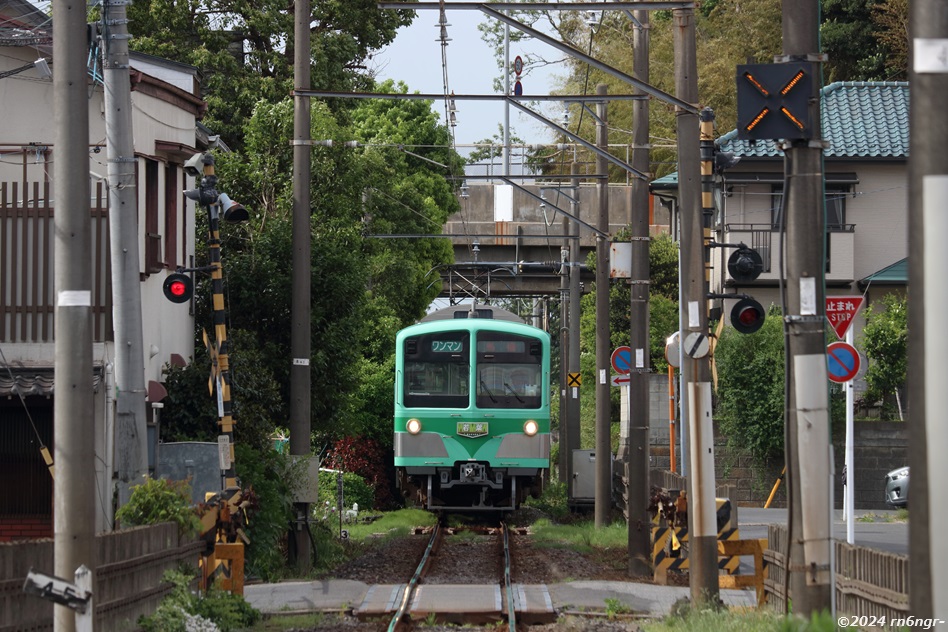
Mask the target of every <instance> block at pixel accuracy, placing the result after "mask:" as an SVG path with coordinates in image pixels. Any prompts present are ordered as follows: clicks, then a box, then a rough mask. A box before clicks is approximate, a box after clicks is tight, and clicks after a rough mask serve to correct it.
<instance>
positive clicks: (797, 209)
mask: <svg viewBox="0 0 948 632" xmlns="http://www.w3.org/2000/svg"><path fill="white" fill-rule="evenodd" d="M783 52H784V61H803V62H811V63H812V64H813V66H814V69H815V68H816V67H817V66H816V64H817V63H818V61H819V59H820V55H819V3H817V2H816V1H815V0H814V1H812V2H805V3H800V2H795V1H792V0H783ZM812 76H814V77H819V76H820V73H819V72H813V73H812ZM808 113H809V120H810V124H811V130H812V132H811V133H810V134H808V135H807V136H808V138H805V139H801V140H791V141H785V142H784V145H783V150H784V170H785V173H786V181H787V185H786V190H785V191H784V196H783V197H784V200H783V203H784V217H785V221H786V243H787V256H786V266H787V271H786V286H785V287H786V289H785V291H786V302H785V305H786V313H785V314H784V328H785V331H786V338H787V365H788V368H789V375H788V376H787V380H788V397H789V401H788V406H787V410H788V416H787V425H788V430H789V432H788V434H789V438H790V441H789V444H788V446H787V448H788V452H789V453H788V455H787V459H786V462H787V473H788V474H789V477H788V480H789V483H788V491H789V499H790V516H789V520H790V524H791V528H792V531H791V533H790V537H789V541H790V560H789V563H790V586H789V588H790V594H791V596H792V599H793V612H794V614H798V615H801V616H803V617H804V618H809V617H810V615H811V614H812V613H818V612H821V611H823V610H827V611H828V610H829V609H830V606H831V600H832V596H831V587H832V583H831V577H830V569H831V567H830V562H831V557H832V554H833V550H832V522H831V515H830V502H829V491H830V485H831V483H832V480H831V477H832V472H831V468H830V461H831V458H832V455H831V445H830V428H829V381H828V379H827V374H826V334H825V323H826V314H825V310H826V306H825V290H824V287H823V286H824V279H823V276H824V275H823V269H824V261H825V252H824V246H823V243H824V240H825V237H826V234H825V233H826V231H825V224H826V221H825V217H824V202H823V143H822V142H821V140H820V138H821V136H822V132H821V126H820V86H819V82H818V81H813V82H812V92H811V99H810V101H809V112H808Z"/></svg>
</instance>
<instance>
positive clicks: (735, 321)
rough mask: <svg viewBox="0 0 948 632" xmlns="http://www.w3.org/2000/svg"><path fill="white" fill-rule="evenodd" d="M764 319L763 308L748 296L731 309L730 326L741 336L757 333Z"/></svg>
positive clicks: (765, 315)
mask: <svg viewBox="0 0 948 632" xmlns="http://www.w3.org/2000/svg"><path fill="white" fill-rule="evenodd" d="M766 318H767V314H766V313H765V312H764V307H763V306H762V305H761V304H760V303H758V302H757V301H755V300H754V299H752V298H751V297H749V296H745V297H744V298H742V299H741V300H739V301H738V302H737V303H735V304H734V307H733V308H732V309H731V325H732V326H733V327H734V329H736V330H737V331H739V332H740V333H742V334H752V333H754V332H755V331H758V330H759V329H760V328H761V327H763V326H764V320H765V319H766Z"/></svg>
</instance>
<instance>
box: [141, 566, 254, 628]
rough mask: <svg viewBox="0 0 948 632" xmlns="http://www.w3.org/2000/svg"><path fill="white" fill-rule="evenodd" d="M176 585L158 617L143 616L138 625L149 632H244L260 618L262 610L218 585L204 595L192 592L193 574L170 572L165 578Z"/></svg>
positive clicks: (156, 611)
mask: <svg viewBox="0 0 948 632" xmlns="http://www.w3.org/2000/svg"><path fill="white" fill-rule="evenodd" d="M162 579H164V581H166V582H169V583H170V584H171V586H172V588H171V593H169V594H168V596H167V597H165V598H164V599H162V601H161V603H160V604H158V608H157V609H156V610H155V612H154V614H151V615H148V616H143V617H141V618H140V619H139V620H138V625H139V626H141V628H142V630H144V631H145V632H190V631H192V630H207V631H208V632H211V631H213V630H220V631H221V632H229V631H230V630H240V629H243V628H246V627H248V626H251V625H253V624H254V623H256V622H257V621H258V620H259V619H260V611H259V610H257V609H255V608H254V607H253V606H251V605H250V604H249V603H247V602H246V600H244V598H243V597H241V596H239V595H234V594H231V593H229V592H227V591H226V590H221V589H220V588H218V587H216V586H214V587H211V589H210V590H208V592H207V595H205V596H202V595H200V594H198V593H194V592H192V591H191V590H190V589H189V587H188V586H189V585H190V584H191V582H192V580H193V579H194V575H193V574H186V573H183V572H181V571H167V572H165V574H164V576H163V578H162Z"/></svg>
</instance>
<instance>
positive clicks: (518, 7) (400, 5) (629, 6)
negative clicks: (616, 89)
mask: <svg viewBox="0 0 948 632" xmlns="http://www.w3.org/2000/svg"><path fill="white" fill-rule="evenodd" d="M485 4H486V3H485V2H450V3H447V4H446V5H442V3H441V2H379V3H377V4H376V5H375V6H377V7H378V8H379V9H411V10H412V11H418V10H426V9H434V10H440V9H441V7H442V6H449V7H451V8H452V9H465V10H470V9H481V8H482V7H483V6H484V5H485ZM490 6H491V7H493V8H496V9H497V10H498V11H617V10H626V11H629V10H635V9H639V10H646V11H648V10H670V9H689V8H690V9H694V7H695V3H694V1H693V0H690V1H689V0H682V1H680V2H648V1H642V2H491V3H490Z"/></svg>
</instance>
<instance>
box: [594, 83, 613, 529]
mask: <svg viewBox="0 0 948 632" xmlns="http://www.w3.org/2000/svg"><path fill="white" fill-rule="evenodd" d="M607 91H608V86H606V85H605V84H602V83H600V84H598V85H597V86H596V96H598V97H605V96H606V93H607ZM596 118H597V119H598V120H597V121H596V146H597V147H598V148H599V149H600V150H601V152H599V153H597V154H596V175H598V176H600V177H599V179H598V180H597V181H596V189H597V190H598V192H599V225H598V228H599V231H600V233H599V234H598V235H597V236H596V372H597V373H598V375H597V376H596V491H595V497H596V498H595V515H596V528H597V529H598V528H602V527H605V526H606V525H607V524H608V523H609V509H610V508H611V507H612V445H611V441H610V432H609V425H610V421H611V420H610V415H611V405H610V401H609V390H610V389H611V388H612V384H611V382H610V380H609V373H610V372H611V369H610V368H609V367H610V361H609V357H610V355H611V352H610V350H609V345H610V341H609V240H608V239H607V238H606V236H607V235H608V233H609V180H608V178H606V177H604V176H606V175H607V174H608V173H609V163H608V162H607V161H606V159H605V158H604V157H603V155H602V152H605V151H608V148H609V130H608V128H607V127H606V101H605V98H602V99H601V100H600V101H598V102H597V103H596Z"/></svg>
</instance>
